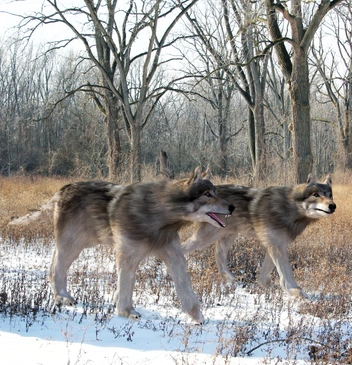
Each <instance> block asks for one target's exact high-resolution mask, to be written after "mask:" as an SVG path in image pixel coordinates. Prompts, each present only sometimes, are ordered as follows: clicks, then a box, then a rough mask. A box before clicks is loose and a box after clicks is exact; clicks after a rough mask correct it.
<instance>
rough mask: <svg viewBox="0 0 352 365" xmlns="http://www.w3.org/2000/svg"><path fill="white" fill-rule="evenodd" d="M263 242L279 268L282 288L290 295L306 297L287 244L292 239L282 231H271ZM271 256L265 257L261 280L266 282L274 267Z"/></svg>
mask: <svg viewBox="0 0 352 365" xmlns="http://www.w3.org/2000/svg"><path fill="white" fill-rule="evenodd" d="M262 242H263V244H264V246H265V247H266V249H267V255H269V257H270V259H271V260H272V262H273V264H274V265H275V267H276V269H277V272H278V274H279V277H280V286H281V288H282V289H283V290H284V291H286V292H287V293H288V294H289V295H290V296H294V297H300V298H306V297H307V296H306V294H305V292H304V291H303V290H302V289H301V288H300V287H299V286H298V285H297V283H296V281H295V278H294V276H293V272H292V269H291V264H290V261H289V257H288V252H287V246H288V245H289V244H290V243H291V239H290V238H289V237H288V236H287V235H286V234H285V233H282V232H269V234H267V235H266V236H265V239H264V240H263V239H262ZM269 257H266V258H265V259H264V264H263V268H262V273H261V275H260V277H261V280H263V281H264V282H268V277H269V275H270V272H271V268H272V267H273V265H272V264H271V263H270V259H269Z"/></svg>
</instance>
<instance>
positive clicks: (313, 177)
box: [307, 174, 317, 185]
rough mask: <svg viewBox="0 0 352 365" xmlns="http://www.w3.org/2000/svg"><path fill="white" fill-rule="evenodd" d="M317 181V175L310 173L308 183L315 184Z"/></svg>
mask: <svg viewBox="0 0 352 365" xmlns="http://www.w3.org/2000/svg"><path fill="white" fill-rule="evenodd" d="M316 182H317V179H316V177H315V176H314V175H313V174H309V175H308V179H307V185H310V184H315V183H316Z"/></svg>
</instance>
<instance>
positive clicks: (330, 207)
mask: <svg viewBox="0 0 352 365" xmlns="http://www.w3.org/2000/svg"><path fill="white" fill-rule="evenodd" d="M329 209H330V211H331V212H335V209H336V204H335V203H331V204H329Z"/></svg>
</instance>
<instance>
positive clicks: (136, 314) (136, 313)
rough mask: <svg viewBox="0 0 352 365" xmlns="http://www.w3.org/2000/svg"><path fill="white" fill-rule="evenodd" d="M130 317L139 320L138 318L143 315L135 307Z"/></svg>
mask: <svg viewBox="0 0 352 365" xmlns="http://www.w3.org/2000/svg"><path fill="white" fill-rule="evenodd" d="M128 318H129V319H132V320H134V321H137V320H138V319H141V318H142V315H141V314H140V313H138V312H137V311H135V310H134V309H132V310H131V313H130V314H129V316H128Z"/></svg>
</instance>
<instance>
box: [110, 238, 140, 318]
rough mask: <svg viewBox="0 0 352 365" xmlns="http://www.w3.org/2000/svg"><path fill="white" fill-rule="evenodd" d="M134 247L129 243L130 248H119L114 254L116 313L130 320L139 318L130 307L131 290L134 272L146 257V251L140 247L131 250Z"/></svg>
mask: <svg viewBox="0 0 352 365" xmlns="http://www.w3.org/2000/svg"><path fill="white" fill-rule="evenodd" d="M134 245H136V244H135V243H134V244H133V243H131V244H130V247H125V249H121V248H119V249H118V250H117V253H116V265H117V275H118V281H117V290H116V293H115V296H114V301H115V304H116V313H117V314H118V315H119V316H122V317H127V318H131V319H139V318H141V314H140V313H138V312H137V311H136V310H135V309H134V308H133V305H132V295H133V288H134V284H135V281H136V270H137V268H138V266H139V264H140V263H141V261H142V260H143V259H145V257H146V255H147V254H146V251H145V250H143V249H142V248H141V247H137V248H135V249H132V248H131V247H133V246H134Z"/></svg>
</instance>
